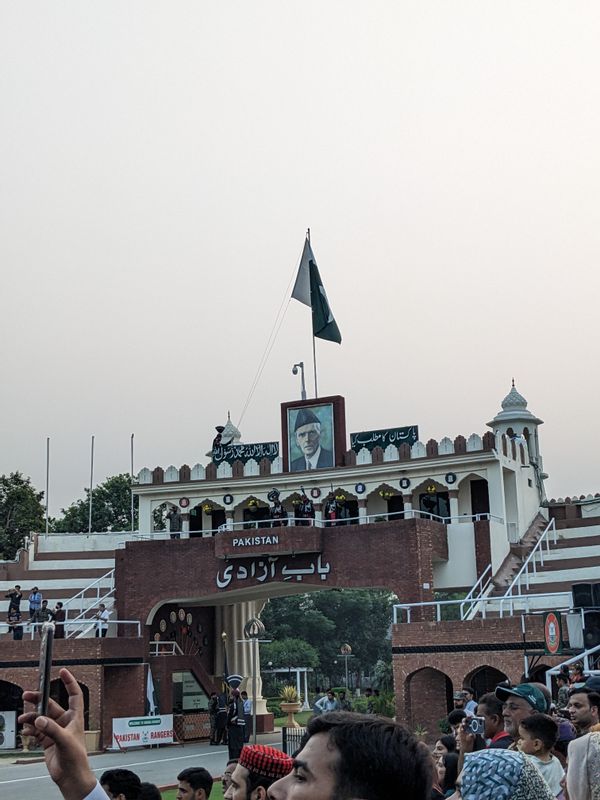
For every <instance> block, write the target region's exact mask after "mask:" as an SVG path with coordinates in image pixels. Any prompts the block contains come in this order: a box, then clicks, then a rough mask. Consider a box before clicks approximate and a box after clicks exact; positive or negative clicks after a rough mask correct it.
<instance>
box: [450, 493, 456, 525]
mask: <svg viewBox="0 0 600 800" xmlns="http://www.w3.org/2000/svg"><path fill="white" fill-rule="evenodd" d="M448 497H449V498H450V516H451V517H453V519H452V520H451V522H458V519H456V517H458V490H457V489H451V490H450V491H449V492H448Z"/></svg>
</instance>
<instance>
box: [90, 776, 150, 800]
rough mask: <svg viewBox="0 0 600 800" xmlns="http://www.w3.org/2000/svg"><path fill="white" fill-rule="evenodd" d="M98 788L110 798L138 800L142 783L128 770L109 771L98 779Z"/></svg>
mask: <svg viewBox="0 0 600 800" xmlns="http://www.w3.org/2000/svg"><path fill="white" fill-rule="evenodd" d="M100 786H102V788H103V789H104V791H105V792H106V794H107V795H108V796H109V797H111V798H115V800H116V798H119V800H139V796H140V792H141V790H142V783H141V781H140V779H139V778H138V776H137V775H136V774H135V772H131V770H129V769H109V770H107V771H106V772H104V773H103V774H102V776H101V778H100Z"/></svg>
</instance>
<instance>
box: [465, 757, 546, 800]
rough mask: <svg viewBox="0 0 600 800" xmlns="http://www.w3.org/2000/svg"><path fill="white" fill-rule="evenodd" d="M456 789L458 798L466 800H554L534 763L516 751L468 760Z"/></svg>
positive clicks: (469, 758) (467, 758)
mask: <svg viewBox="0 0 600 800" xmlns="http://www.w3.org/2000/svg"><path fill="white" fill-rule="evenodd" d="M456 788H457V795H456V797H457V798H462V800H500V798H501V799H502V800H554V796H553V795H552V792H551V791H550V789H548V787H547V786H546V782H545V781H544V779H543V778H542V776H541V775H540V773H539V772H538V770H537V769H536V767H535V766H534V765H533V764H532V763H531V761H529V759H528V758H527V757H526V756H524V755H523V753H515V752H513V751H512V750H483V751H482V752H481V753H472V754H471V755H468V756H466V758H465V766H464V769H463V771H462V773H461V775H460V776H459V778H458V780H457V782H456Z"/></svg>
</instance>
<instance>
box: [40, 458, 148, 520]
mask: <svg viewBox="0 0 600 800" xmlns="http://www.w3.org/2000/svg"><path fill="white" fill-rule="evenodd" d="M137 506H138V498H137V497H136V498H135V506H134V514H135V518H134V521H135V523H137ZM62 513H63V516H62V518H61V519H58V520H57V521H56V522H55V524H54V530H55V531H58V532H71V533H82V532H84V531H87V530H88V526H89V513H90V490H89V489H86V490H85V500H76V501H75V502H74V503H71V505H70V506H69V507H68V508H63V509H62ZM92 530H93V531H126V530H131V476H130V475H127V474H126V473H124V474H121V475H112V476H111V477H109V478H107V479H106V480H105V481H104V483H100V484H98V486H96V487H95V488H94V492H93V495H92Z"/></svg>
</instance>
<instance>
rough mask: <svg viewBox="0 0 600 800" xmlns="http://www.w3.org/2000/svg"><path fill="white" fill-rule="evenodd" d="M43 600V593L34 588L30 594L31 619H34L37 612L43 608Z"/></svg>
mask: <svg viewBox="0 0 600 800" xmlns="http://www.w3.org/2000/svg"><path fill="white" fill-rule="evenodd" d="M15 588H16V587H15ZM42 599H43V598H42V593H41V592H40V590H39V589H38V587H37V586H34V587H33V589H32V590H31V592H30V593H29V619H33V615H34V614H35V612H36V611H38V610H39V609H40V608H41V607H42Z"/></svg>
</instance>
